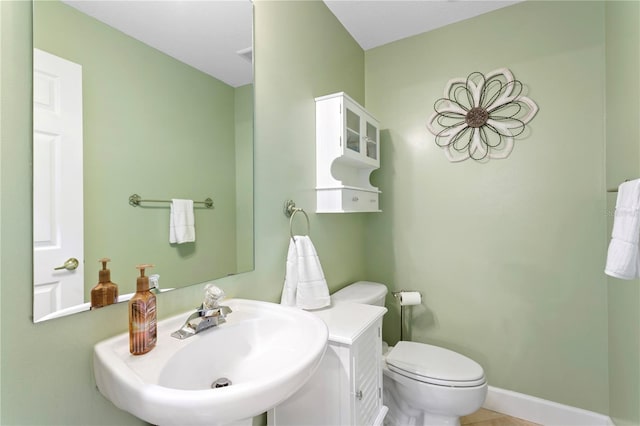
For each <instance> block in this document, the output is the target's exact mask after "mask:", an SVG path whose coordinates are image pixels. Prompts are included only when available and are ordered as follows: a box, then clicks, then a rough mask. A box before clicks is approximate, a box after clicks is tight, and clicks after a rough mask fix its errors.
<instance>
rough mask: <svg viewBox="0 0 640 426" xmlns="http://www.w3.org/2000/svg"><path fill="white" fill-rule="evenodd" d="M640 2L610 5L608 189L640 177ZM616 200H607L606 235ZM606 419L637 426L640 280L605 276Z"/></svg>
mask: <svg viewBox="0 0 640 426" xmlns="http://www.w3.org/2000/svg"><path fill="white" fill-rule="evenodd" d="M639 23H640V3H638V2H608V3H607V6H606V47H607V79H606V91H607V103H606V106H607V150H606V168H607V173H606V182H607V188H615V187H617V186H618V185H619V184H620V182H622V181H624V180H625V179H633V178H637V177H638V176H640V163H639V160H640V143H638V142H639V141H640V100H639V97H638V94H640V25H639ZM615 202H616V197H615V194H613V193H610V194H608V196H607V217H608V219H609V228H608V231H607V234H608V235H610V232H611V227H612V226H613V214H612V213H613V211H614V209H615ZM607 282H608V286H607V288H608V302H609V384H610V395H609V404H610V415H611V417H612V418H613V420H614V422H615V423H616V425H619V426H622V425H629V426H631V425H639V424H640V281H638V280H633V281H624V280H618V279H615V278H612V277H607Z"/></svg>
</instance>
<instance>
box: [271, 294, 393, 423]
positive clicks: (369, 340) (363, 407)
mask: <svg viewBox="0 0 640 426" xmlns="http://www.w3.org/2000/svg"><path fill="white" fill-rule="evenodd" d="M386 311H387V310H386V309H385V308H383V307H380V306H370V305H360V304H349V303H344V304H339V305H337V306H335V307H332V308H329V309H323V310H320V311H314V314H316V315H318V316H320V317H321V318H322V319H323V320H324V321H325V322H326V324H327V326H328V328H329V345H328V347H327V351H326V352H325V355H324V358H323V359H322V362H321V363H320V366H319V367H318V370H316V372H315V373H314V375H313V376H312V377H311V378H310V379H309V381H308V382H307V383H306V384H305V385H304V386H303V387H302V389H300V390H299V391H298V392H297V393H295V394H294V395H293V396H292V397H291V398H289V399H288V400H286V401H285V402H284V403H282V404H280V405H278V406H277V407H275V408H274V409H272V410H270V411H269V413H268V415H267V418H268V421H267V423H268V424H269V425H270V426H327V425H332V426H374V425H375V426H381V425H382V424H383V420H384V417H385V415H386V413H387V407H385V406H384V405H382V337H381V330H382V316H383V315H384V313H385V312H386Z"/></svg>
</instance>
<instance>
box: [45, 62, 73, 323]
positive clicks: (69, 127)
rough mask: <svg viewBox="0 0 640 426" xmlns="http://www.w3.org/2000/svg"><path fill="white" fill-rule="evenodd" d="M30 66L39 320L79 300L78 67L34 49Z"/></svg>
mask: <svg viewBox="0 0 640 426" xmlns="http://www.w3.org/2000/svg"><path fill="white" fill-rule="evenodd" d="M33 65H34V73H33V211H34V217H33V249H34V256H33V279H34V298H33V304H34V305H33V308H34V309H33V313H34V321H38V320H39V319H41V318H42V317H43V316H45V315H47V314H49V313H51V312H55V311H58V310H60V309H64V308H66V307H70V306H74V305H78V304H81V303H83V302H84V299H83V297H84V285H83V278H84V259H83V251H84V243H83V226H84V222H83V193H82V191H83V183H82V182H83V180H82V67H81V66H80V65H78V64H75V63H73V62H70V61H67V60H65V59H62V58H60V57H57V56H55V55H52V54H49V53H47V52H44V51H41V50H39V49H34V58H33ZM72 259H77V260H78V261H79V262H74V261H73V260H72ZM75 265H77V266H75Z"/></svg>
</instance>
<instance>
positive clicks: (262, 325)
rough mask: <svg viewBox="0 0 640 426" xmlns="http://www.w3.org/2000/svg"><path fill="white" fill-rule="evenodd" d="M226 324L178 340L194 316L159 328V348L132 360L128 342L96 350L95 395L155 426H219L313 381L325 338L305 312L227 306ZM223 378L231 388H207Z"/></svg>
mask: <svg viewBox="0 0 640 426" xmlns="http://www.w3.org/2000/svg"><path fill="white" fill-rule="evenodd" d="M223 304H224V305H226V306H229V307H230V308H231V309H232V310H233V312H232V313H230V314H229V315H228V316H227V322H226V323H224V324H221V325H219V326H217V327H214V328H211V329H209V330H206V331H203V332H201V333H198V334H197V335H195V336H192V337H190V338H187V339H184V340H179V339H176V338H173V337H171V333H172V332H174V331H176V330H178V329H179V328H180V327H181V326H182V324H183V323H184V321H185V319H186V318H187V317H188V316H189V314H190V313H191V312H185V313H184V314H180V315H177V316H175V317H172V318H169V319H166V320H163V321H160V322H158V343H157V346H156V348H155V349H153V350H152V351H151V352H149V353H147V354H145V355H138V356H134V355H131V354H130V353H129V334H128V333H124V334H121V335H118V336H115V337H113V338H111V339H108V340H105V341H103V342H100V343H98V344H97V345H96V346H95V350H94V360H93V366H94V367H93V368H94V374H95V378H96V383H97V385H98V389H99V390H100V392H101V393H102V394H103V395H104V396H105V397H106V398H107V399H108V400H109V401H111V402H112V403H113V404H114V405H116V406H117V407H118V408H120V409H122V410H125V411H127V412H129V413H131V414H133V415H134V416H137V417H139V418H140V419H142V420H145V421H147V422H149V423H152V424H155V425H162V426H164V425H181V426H186V425H207V426H212V425H224V424H228V423H233V422H236V421H238V420H242V419H247V418H251V417H253V416H256V415H259V414H261V413H263V412H265V411H267V410H269V409H271V408H273V407H275V406H276V405H278V404H279V403H281V402H282V401H284V400H285V399H287V398H288V397H289V396H291V395H292V394H293V393H294V392H295V391H296V390H298V389H299V388H300V387H301V386H302V385H303V384H304V383H305V382H306V381H307V380H308V379H309V377H311V375H312V374H313V372H314V371H315V369H316V367H317V366H318V364H319V363H320V360H321V359H322V356H323V354H324V351H325V348H326V345H327V339H328V331H327V327H326V325H325V323H324V321H322V320H321V319H319V318H318V317H317V316H315V315H312V314H310V313H308V312H305V311H302V310H299V309H296V308H289V307H286V306H282V305H277V304H274V303H268V302H259V301H253V300H244V299H229V300H225V301H224V303H223ZM221 378H226V379H228V380H230V381H231V385H229V386H226V387H220V388H212V387H211V386H212V384H213V382H215V381H216V380H218V379H221Z"/></svg>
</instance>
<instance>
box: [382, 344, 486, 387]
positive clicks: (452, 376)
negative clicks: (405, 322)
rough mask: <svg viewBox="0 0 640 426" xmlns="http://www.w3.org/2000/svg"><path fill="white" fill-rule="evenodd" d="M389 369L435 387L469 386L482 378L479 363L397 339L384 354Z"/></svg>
mask: <svg viewBox="0 0 640 426" xmlns="http://www.w3.org/2000/svg"><path fill="white" fill-rule="evenodd" d="M386 361H387V366H388V367H389V370H391V371H394V372H396V373H398V374H400V375H403V376H405V377H408V378H410V379H413V380H417V381H420V382H424V383H429V384H433V385H438V386H448V387H473V386H479V385H483V384H484V383H485V382H486V380H485V377H484V371H483V369H482V367H481V366H480V364H478V363H477V362H475V361H473V360H472V359H469V358H467V357H466V356H464V355H460V354H459V353H457V352H454V351H450V350H448V349H444V348H440V347H437V346H432V345H427V344H425V343H418V342H398V343H397V344H396V346H395V347H394V348H393V349H391V351H389V353H388V354H387V357H386Z"/></svg>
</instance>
